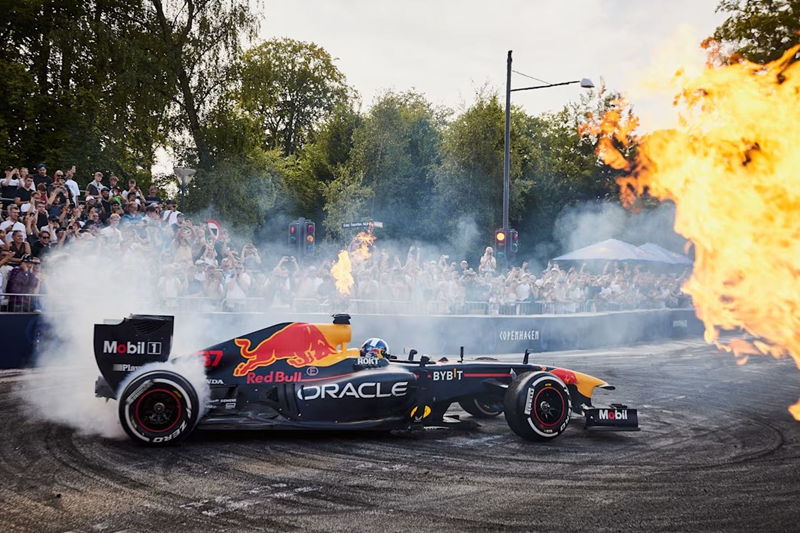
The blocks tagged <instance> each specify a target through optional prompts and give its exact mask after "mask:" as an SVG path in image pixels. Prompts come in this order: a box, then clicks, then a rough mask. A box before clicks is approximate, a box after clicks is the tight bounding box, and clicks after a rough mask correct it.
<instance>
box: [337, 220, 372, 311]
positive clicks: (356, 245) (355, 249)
mask: <svg viewBox="0 0 800 533" xmlns="http://www.w3.org/2000/svg"><path fill="white" fill-rule="evenodd" d="M374 242H375V235H373V234H372V228H370V231H368V232H366V231H362V232H360V233H359V234H358V235H356V236H355V237H354V238H353V241H352V242H351V243H350V250H351V251H350V252H349V253H348V251H347V250H342V251H341V252H339V260H338V261H336V262H334V263H333V266H332V267H331V275H332V276H333V279H334V280H336V289H337V290H338V291H339V294H341V295H342V296H347V295H349V294H350V292H351V290H352V288H353V283H354V282H353V264H352V262H351V260H350V259H351V254H352V260H353V261H356V262H358V261H366V260H367V259H369V257H370V254H371V253H370V247H371V246H372V244H373V243H374Z"/></svg>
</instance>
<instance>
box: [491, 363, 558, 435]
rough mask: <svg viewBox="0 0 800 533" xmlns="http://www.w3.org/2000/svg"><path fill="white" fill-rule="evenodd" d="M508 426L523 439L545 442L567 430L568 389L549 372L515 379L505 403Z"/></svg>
mask: <svg viewBox="0 0 800 533" xmlns="http://www.w3.org/2000/svg"><path fill="white" fill-rule="evenodd" d="M503 404H504V405H505V415H506V422H507V423H508V426H509V427H510V428H511V430H512V431H513V432H514V433H516V434H517V435H519V436H520V437H522V438H523V439H527V440H533V441H546V440H550V439H553V438H555V437H558V436H559V435H561V434H562V433H564V431H565V430H566V429H567V426H568V425H569V417H570V413H571V411H572V401H571V399H570V395H569V389H567V386H566V385H565V384H564V382H563V381H561V379H559V378H558V377H557V376H554V375H553V374H550V373H549V372H528V373H525V374H522V375H521V376H519V377H518V378H517V379H515V380H514V381H513V382H512V383H511V385H510V386H509V387H508V389H507V390H506V395H505V398H504V401H503Z"/></svg>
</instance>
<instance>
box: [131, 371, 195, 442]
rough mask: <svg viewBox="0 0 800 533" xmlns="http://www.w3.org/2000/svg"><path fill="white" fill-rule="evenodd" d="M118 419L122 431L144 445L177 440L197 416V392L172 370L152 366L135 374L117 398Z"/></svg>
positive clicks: (193, 423)
mask: <svg viewBox="0 0 800 533" xmlns="http://www.w3.org/2000/svg"><path fill="white" fill-rule="evenodd" d="M118 401H119V420H120V423H121V424H122V428H123V429H124V430H125V433H127V434H128V436H129V437H130V438H132V439H133V440H135V441H137V442H140V443H142V444H145V445H147V446H166V445H170V444H177V443H178V442H181V441H182V440H184V439H185V438H186V437H188V436H189V433H191V431H192V430H193V429H194V426H195V425H196V424H197V420H198V418H199V416H200V405H199V402H198V399H197V392H196V391H195V390H194V387H193V386H192V384H191V383H189V381H187V380H186V379H185V378H184V377H182V376H181V375H179V374H176V373H175V372H170V371H168V370H154V371H152V372H145V373H143V374H142V375H141V376H136V377H134V378H133V380H131V382H130V383H128V385H127V386H126V387H125V389H124V390H123V391H122V394H120V396H119V398H118Z"/></svg>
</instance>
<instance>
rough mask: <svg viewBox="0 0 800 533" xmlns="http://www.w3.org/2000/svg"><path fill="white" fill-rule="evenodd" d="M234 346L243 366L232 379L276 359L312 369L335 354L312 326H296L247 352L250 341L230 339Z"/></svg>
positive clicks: (291, 325) (237, 368) (319, 331)
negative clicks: (244, 360)
mask: <svg viewBox="0 0 800 533" xmlns="http://www.w3.org/2000/svg"><path fill="white" fill-rule="evenodd" d="M233 342H234V344H236V346H238V347H239V351H240V353H241V355H242V357H244V358H245V359H247V362H245V363H239V364H238V365H237V366H236V369H235V370H234V371H233V375H234V376H236V377H241V376H246V375H247V374H248V373H250V372H252V371H253V370H255V369H256V368H260V367H262V366H269V365H271V364H273V363H275V361H278V360H280V359H284V360H286V362H287V363H288V364H289V365H291V366H293V367H295V368H302V367H304V366H309V365H313V364H315V363H318V362H320V361H322V360H323V359H325V358H327V357H329V356H330V355H332V354H335V353H337V350H336V347H335V346H333V345H332V344H331V343H330V341H328V339H327V338H326V337H325V335H324V334H323V333H322V331H321V330H320V328H319V327H317V326H315V325H314V324H304V323H300V322H296V323H293V324H289V325H288V326H286V327H285V328H283V329H281V330H279V331H276V332H275V333H273V334H272V335H271V336H270V337H269V338H267V339H264V340H263V341H261V342H260V343H259V344H258V346H256V347H255V348H252V349H251V341H250V339H234V341H233Z"/></svg>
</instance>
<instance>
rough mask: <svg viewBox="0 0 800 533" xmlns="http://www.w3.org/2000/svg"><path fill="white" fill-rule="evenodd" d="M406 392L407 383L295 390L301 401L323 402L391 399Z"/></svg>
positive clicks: (347, 384)
mask: <svg viewBox="0 0 800 533" xmlns="http://www.w3.org/2000/svg"><path fill="white" fill-rule="evenodd" d="M407 392H408V381H399V382H397V383H392V384H389V383H371V382H367V383H360V384H358V385H354V384H353V383H345V385H344V386H341V385H339V384H338V383H329V384H327V385H311V386H305V387H301V388H300V389H298V390H297V397H298V398H300V399H301V400H324V399H325V398H334V399H340V398H347V397H351V398H392V397H395V398H397V397H400V396H405V395H406V393H407Z"/></svg>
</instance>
